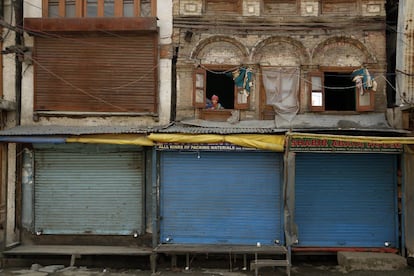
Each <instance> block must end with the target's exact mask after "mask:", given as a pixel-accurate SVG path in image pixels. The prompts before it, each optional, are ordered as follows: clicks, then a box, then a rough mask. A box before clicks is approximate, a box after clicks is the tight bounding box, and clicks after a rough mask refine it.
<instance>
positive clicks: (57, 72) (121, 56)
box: [34, 33, 158, 112]
mask: <svg viewBox="0 0 414 276" xmlns="http://www.w3.org/2000/svg"><path fill="white" fill-rule="evenodd" d="M34 60H35V63H34V66H35V111H79V112H81V111H83V112H156V110H157V109H156V107H157V91H158V88H157V86H158V84H157V76H158V66H157V60H158V54H157V35H156V34H142V35H139V34H134V35H131V34H126V33H122V34H112V35H109V34H106V33H99V34H94V33H92V34H87V35H86V34H77V35H75V34H74V35H65V36H58V37H54V36H37V37H35V54H34Z"/></svg>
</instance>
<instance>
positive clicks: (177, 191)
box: [160, 152, 283, 244]
mask: <svg viewBox="0 0 414 276" xmlns="http://www.w3.org/2000/svg"><path fill="white" fill-rule="evenodd" d="M280 174H281V154H277V153H258V152H255V153H253V152H237V153H230V152H200V153H199V154H197V153H194V152H162V153H161V184H160V185H161V202H160V205H161V210H160V213H161V229H160V230H161V236H160V239H161V242H166V241H167V240H170V241H171V242H172V243H182V244H188V243H202V244H256V243H257V242H261V243H262V244H274V241H275V240H280V241H281V242H283V234H282V233H283V232H282V219H281V184H280V183H281V180H280Z"/></svg>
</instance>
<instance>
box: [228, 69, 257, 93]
mask: <svg viewBox="0 0 414 276" xmlns="http://www.w3.org/2000/svg"><path fill="white" fill-rule="evenodd" d="M226 76H228V77H231V78H232V79H233V81H234V84H235V85H236V87H238V88H242V89H241V90H240V91H239V93H243V94H245V96H249V95H250V89H251V87H252V86H253V81H252V78H253V73H252V69H251V68H248V67H247V68H246V67H240V68H238V69H236V70H234V71H231V72H228V73H226Z"/></svg>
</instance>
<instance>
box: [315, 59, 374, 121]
mask: <svg viewBox="0 0 414 276" xmlns="http://www.w3.org/2000/svg"><path fill="white" fill-rule="evenodd" d="M358 68H359V67H346V68H343V67H340V68H338V67H324V68H320V70H319V71H314V72H310V73H309V75H308V84H309V85H308V90H309V93H308V95H309V109H310V111H312V112H341V113H343V112H368V111H374V108H375V104H374V101H375V91H368V92H366V93H369V97H370V98H369V105H361V99H360V95H359V93H358V91H357V89H356V87H355V89H354V93H355V110H349V111H341V110H338V111H335V110H326V107H325V77H324V73H325V72H339V73H348V72H349V73H350V74H351V72H352V71H354V70H355V69H358ZM313 77H320V78H321V86H322V87H321V90H312V89H313V88H312V86H313V83H312V78H313ZM314 91H315V92H321V93H322V106H314V105H312V92H314Z"/></svg>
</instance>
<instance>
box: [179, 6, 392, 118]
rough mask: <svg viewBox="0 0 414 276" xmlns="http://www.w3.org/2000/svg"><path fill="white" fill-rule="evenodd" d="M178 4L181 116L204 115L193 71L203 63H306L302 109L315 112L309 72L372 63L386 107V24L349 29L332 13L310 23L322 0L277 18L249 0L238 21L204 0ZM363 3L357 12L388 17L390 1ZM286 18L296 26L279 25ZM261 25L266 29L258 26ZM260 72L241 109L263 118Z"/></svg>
mask: <svg viewBox="0 0 414 276" xmlns="http://www.w3.org/2000/svg"><path fill="white" fill-rule="evenodd" d="M174 3H175V4H174V16H175V17H176V18H178V19H177V20H176V21H175V22H176V24H175V25H174V31H173V32H174V34H175V35H174V40H173V41H174V44H175V45H177V46H179V56H178V63H177V119H178V120H182V119H187V118H197V116H198V115H197V109H194V108H193V107H192V97H193V92H192V91H193V79H192V70H193V69H194V68H196V67H197V66H198V64H216V65H217V64H226V65H249V66H251V67H252V68H254V69H259V68H260V66H300V67H301V84H300V95H299V99H300V112H301V113H305V112H308V111H309V106H308V102H309V97H308V94H309V92H308V85H307V84H308V77H309V75H308V74H309V73H311V72H312V71H315V69H317V68H318V66H336V67H351V66H352V67H359V66H362V65H364V64H368V65H367V66H368V68H369V69H370V72H371V73H372V74H373V75H374V77H375V79H376V80H377V82H378V84H379V85H378V89H377V91H376V92H375V112H385V111H386V94H385V88H386V87H385V86H386V85H385V79H384V78H385V76H386V49H385V27H384V26H385V25H382V27H381V26H379V25H376V26H374V28H371V27H372V26H370V24H371V23H366V25H364V26H361V28H358V25H355V26H354V25H353V27H352V28H349V26H348V27H347V26H346V24H345V23H341V24H342V25H340V26H339V25H338V27H337V28H336V27H335V24H336V17H335V16H331V17H325V18H324V19H323V20H322V21H321V22H323V23H321V24H320V25H322V26H321V27H310V26H314V25H313V21H312V19H310V17H316V16H318V12H319V8H320V7H319V1H316V0H303V1H301V2H300V9H299V10H300V11H299V15H298V16H296V17H294V18H293V19H292V18H290V17H288V16H286V17H285V18H283V17H280V18H276V17H273V18H271V17H266V16H263V15H260V13H259V15H260V17H259V18H258V13H257V9H259V10H260V3H261V1H258V0H244V1H243V14H242V17H240V16H239V17H234V20H233V21H232V20H231V17H230V16H220V15H217V16H214V17H212V18H210V17H207V16H204V15H203V11H202V1H201V0H181V1H174ZM360 3H361V6H360V7H359V10H358V11H357V13H358V14H359V15H362V16H365V17H367V18H370V17H375V16H382V17H384V16H385V10H384V4H385V2H384V1H382V0H378V1H361V2H360ZM190 7H191V8H190ZM258 7H259V8H258ZM195 15H196V16H197V17H194V16H195ZM187 16H189V19H187V18H186V17H187ZM343 20H345V19H343ZM384 20H385V18H384ZM230 22H231V23H230ZM237 22H240V24H244V25H246V29H243V28H241V27H239V26H238V24H237ZM250 22H251V23H250ZM258 22H260V23H258ZM300 22H301V23H300ZM372 22H373V21H372ZM283 23H285V24H286V26H288V25H289V24H291V25H292V27H291V29H292V30H289V29H288V27H279V28H278V27H277V26H279V25H280V24H282V26H285V25H283ZM255 24H257V25H255ZM307 24H309V27H308V26H307ZM338 24H339V23H338ZM374 25H375V23H374ZM261 26H263V27H261ZM296 26H299V27H296ZM324 26H330V27H324ZM256 27H257V28H258V29H260V28H262V29H261V30H259V31H253V30H254V29H255V28H256ZM248 28H251V29H252V31H250V30H249V29H248ZM266 28H267V29H268V31H266V30H267V29H266ZM300 28H303V29H300ZM187 32H190V33H191V36H190V39H188V37H187V39H185V38H186V33H187ZM287 38H288V39H287ZM209 40H210V42H209ZM241 49H242V50H241ZM254 72H255V81H254V87H253V90H252V93H251V98H250V107H249V110H248V111H241V117H242V118H246V117H249V118H254V119H258V118H260V110H259V107H260V106H259V104H260V97H259V94H260V75H259V73H260V72H259V71H258V70H255V71H254ZM247 114H248V116H247Z"/></svg>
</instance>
